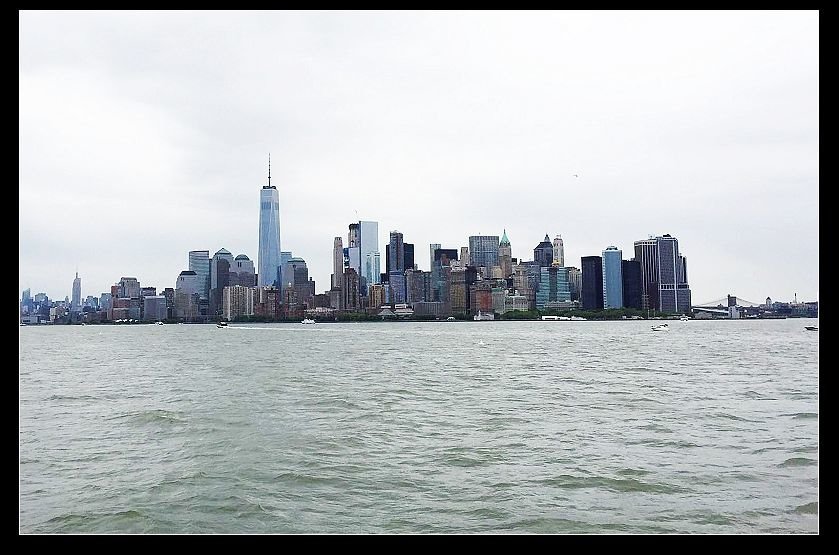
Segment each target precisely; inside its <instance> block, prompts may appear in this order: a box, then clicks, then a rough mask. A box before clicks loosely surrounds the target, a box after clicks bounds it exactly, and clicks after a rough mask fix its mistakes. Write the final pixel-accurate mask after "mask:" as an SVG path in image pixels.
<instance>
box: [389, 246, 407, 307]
mask: <svg viewBox="0 0 839 555" xmlns="http://www.w3.org/2000/svg"><path fill="white" fill-rule="evenodd" d="M386 263H387V266H388V268H387V273H388V283H389V284H390V299H389V300H390V302H392V303H404V302H405V295H406V291H405V243H404V241H403V237H402V234H401V233H399V232H398V231H391V232H390V243H389V244H388V247H387V259H386Z"/></svg>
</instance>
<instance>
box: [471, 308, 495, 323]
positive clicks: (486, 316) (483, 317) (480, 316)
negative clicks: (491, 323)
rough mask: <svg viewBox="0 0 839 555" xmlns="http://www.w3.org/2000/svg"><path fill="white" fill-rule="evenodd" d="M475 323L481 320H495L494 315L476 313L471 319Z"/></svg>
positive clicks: (490, 313)
mask: <svg viewBox="0 0 839 555" xmlns="http://www.w3.org/2000/svg"><path fill="white" fill-rule="evenodd" d="M473 319H474V320H475V321H476V322H481V321H483V320H495V314H494V313H492V312H481V311H480V310H479V311H478V313H477V314H475V316H474V318H473Z"/></svg>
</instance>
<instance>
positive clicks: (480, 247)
mask: <svg viewBox="0 0 839 555" xmlns="http://www.w3.org/2000/svg"><path fill="white" fill-rule="evenodd" d="M498 247H499V241H498V235H472V236H470V237H469V261H470V262H469V264H470V265H471V266H476V267H484V268H492V267H493V266H498Z"/></svg>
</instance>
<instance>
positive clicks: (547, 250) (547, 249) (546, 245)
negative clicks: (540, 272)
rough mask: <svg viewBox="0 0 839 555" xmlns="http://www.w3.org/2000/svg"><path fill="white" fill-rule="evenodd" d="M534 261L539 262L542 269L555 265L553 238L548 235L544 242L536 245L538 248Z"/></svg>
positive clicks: (534, 253)
mask: <svg viewBox="0 0 839 555" xmlns="http://www.w3.org/2000/svg"><path fill="white" fill-rule="evenodd" d="M533 261H534V262H538V263H539V266H540V267H542V268H544V267H545V266H551V265H553V262H554V247H553V245H552V244H551V238H550V237H549V236H548V234H547V233H546V234H545V238H544V239H543V240H542V242H541V243H539V244H538V245H536V248H534V249H533Z"/></svg>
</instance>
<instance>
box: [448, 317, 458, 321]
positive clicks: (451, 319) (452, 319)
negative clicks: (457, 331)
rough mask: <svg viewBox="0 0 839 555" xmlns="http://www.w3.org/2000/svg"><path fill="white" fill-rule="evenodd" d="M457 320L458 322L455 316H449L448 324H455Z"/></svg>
mask: <svg viewBox="0 0 839 555" xmlns="http://www.w3.org/2000/svg"><path fill="white" fill-rule="evenodd" d="M455 320H457V318H455V317H454V316H449V317H448V318H446V322H454V321H455Z"/></svg>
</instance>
